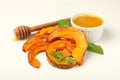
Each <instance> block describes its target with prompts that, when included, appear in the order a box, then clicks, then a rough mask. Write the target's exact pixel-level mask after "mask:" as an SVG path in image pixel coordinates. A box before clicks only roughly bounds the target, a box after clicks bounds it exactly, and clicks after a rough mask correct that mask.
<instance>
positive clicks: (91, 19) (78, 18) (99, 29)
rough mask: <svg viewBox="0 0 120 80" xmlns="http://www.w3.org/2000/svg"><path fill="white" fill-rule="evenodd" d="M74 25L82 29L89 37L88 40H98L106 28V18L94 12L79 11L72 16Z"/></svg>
mask: <svg viewBox="0 0 120 80" xmlns="http://www.w3.org/2000/svg"><path fill="white" fill-rule="evenodd" d="M70 21H71V24H72V26H73V27H75V28H77V29H79V30H82V31H83V32H84V33H85V34H86V36H87V39H88V42H96V41H98V40H99V39H100V38H101V36H102V33H103V30H104V20H103V18H102V17H100V16H98V15H96V14H94V13H78V14H76V15H73V16H72V17H71V20H70Z"/></svg>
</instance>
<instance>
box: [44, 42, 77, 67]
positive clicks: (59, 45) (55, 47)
mask: <svg viewBox="0 0 120 80" xmlns="http://www.w3.org/2000/svg"><path fill="white" fill-rule="evenodd" d="M67 44H72V43H71V42H70V41H67V40H56V41H54V42H53V43H52V44H50V45H49V47H48V48H47V50H46V55H47V58H48V61H49V62H50V63H51V64H52V65H53V66H55V67H59V68H70V67H73V66H74V65H75V64H71V63H68V62H65V61H60V62H59V61H57V59H56V57H55V56H54V55H53V54H51V52H54V51H59V50H60V52H62V50H63V52H64V50H65V47H66V45H67ZM68 54H69V55H68ZM64 55H65V56H66V57H67V56H71V53H70V51H68V52H67V53H64Z"/></svg>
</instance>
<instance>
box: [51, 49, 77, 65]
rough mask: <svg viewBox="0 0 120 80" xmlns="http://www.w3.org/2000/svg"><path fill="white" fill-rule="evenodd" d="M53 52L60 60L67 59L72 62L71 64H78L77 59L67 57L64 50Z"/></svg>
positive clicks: (66, 60)
mask: <svg viewBox="0 0 120 80" xmlns="http://www.w3.org/2000/svg"><path fill="white" fill-rule="evenodd" d="M51 54H53V55H54V56H55V57H56V59H57V61H58V62H60V61H65V62H67V63H71V64H76V60H75V59H74V58H72V57H65V56H64V55H63V54H62V52H59V51H55V52H51Z"/></svg>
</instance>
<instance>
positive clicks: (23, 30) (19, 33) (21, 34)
mask: <svg viewBox="0 0 120 80" xmlns="http://www.w3.org/2000/svg"><path fill="white" fill-rule="evenodd" d="M65 20H69V21H70V18H66V19H65ZM54 25H57V21H53V22H48V23H44V24H40V25H37V26H33V27H29V26H24V25H22V26H18V27H16V28H15V29H14V34H15V36H16V39H19V40H21V39H25V38H27V37H28V36H29V35H30V34H31V32H34V31H37V30H40V29H42V28H46V27H49V26H54Z"/></svg>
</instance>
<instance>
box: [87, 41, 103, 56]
mask: <svg viewBox="0 0 120 80" xmlns="http://www.w3.org/2000/svg"><path fill="white" fill-rule="evenodd" d="M88 50H89V51H92V52H95V53H98V54H104V52H103V49H102V47H101V46H100V45H96V44H94V43H89V44H88Z"/></svg>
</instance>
